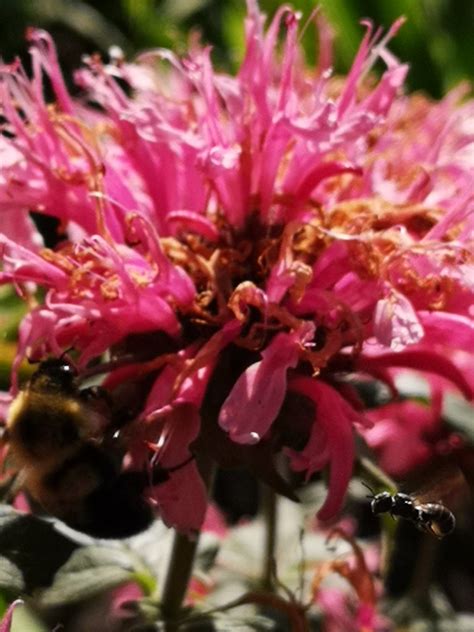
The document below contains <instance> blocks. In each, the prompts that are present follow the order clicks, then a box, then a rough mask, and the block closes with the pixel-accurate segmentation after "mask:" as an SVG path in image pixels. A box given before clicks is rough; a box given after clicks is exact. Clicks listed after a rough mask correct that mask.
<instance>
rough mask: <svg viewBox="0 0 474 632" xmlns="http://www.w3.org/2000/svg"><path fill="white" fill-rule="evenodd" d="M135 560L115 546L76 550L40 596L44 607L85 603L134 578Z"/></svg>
mask: <svg viewBox="0 0 474 632" xmlns="http://www.w3.org/2000/svg"><path fill="white" fill-rule="evenodd" d="M134 573H135V565H134V558H133V557H132V556H131V555H130V554H129V553H128V552H127V551H124V550H122V549H119V548H115V547H105V546H104V547H101V546H88V547H84V548H81V549H78V550H77V551H75V552H74V553H73V554H72V555H71V558H70V559H69V560H68V562H67V563H66V564H64V566H63V567H62V568H61V569H60V570H59V571H58V572H57V574H56V577H55V578H54V583H53V585H52V586H50V587H49V588H47V589H46V590H45V591H43V593H42V594H41V596H40V602H41V604H42V605H43V606H47V607H51V606H59V605H64V604H69V603H74V602H78V601H83V600H84V599H87V598H88V597H92V596H93V595H96V594H98V593H101V592H103V591H105V590H107V589H109V588H112V587H114V586H118V585H119V584H122V583H124V582H126V581H130V580H132V579H134Z"/></svg>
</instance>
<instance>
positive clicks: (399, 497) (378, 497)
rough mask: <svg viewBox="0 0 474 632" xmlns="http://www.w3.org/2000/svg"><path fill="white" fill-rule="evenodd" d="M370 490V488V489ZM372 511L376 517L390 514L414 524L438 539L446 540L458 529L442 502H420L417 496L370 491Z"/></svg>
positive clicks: (450, 512) (451, 514)
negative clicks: (445, 538)
mask: <svg viewBox="0 0 474 632" xmlns="http://www.w3.org/2000/svg"><path fill="white" fill-rule="evenodd" d="M369 490H370V488H369ZM370 491H371V493H372V495H371V496H370V497H369V498H371V499H372V500H371V503H370V506H371V509H372V513H374V514H375V515H380V514H383V513H389V514H390V515H391V516H392V517H394V518H402V519H404V520H408V521H410V522H412V523H413V524H414V525H415V526H416V527H417V528H418V529H420V530H421V531H424V532H426V533H430V534H431V535H434V536H435V537H437V538H444V537H445V536H447V535H449V534H450V533H452V532H453V531H454V529H455V527H456V518H455V517H454V514H453V513H452V511H450V510H449V509H448V508H447V507H445V506H444V505H443V504H442V503H441V502H436V503H435V502H427V503H424V502H419V501H417V499H416V496H411V495H409V494H403V493H401V492H398V493H396V494H390V493H389V492H380V493H379V494H374V493H373V491H372V490H370Z"/></svg>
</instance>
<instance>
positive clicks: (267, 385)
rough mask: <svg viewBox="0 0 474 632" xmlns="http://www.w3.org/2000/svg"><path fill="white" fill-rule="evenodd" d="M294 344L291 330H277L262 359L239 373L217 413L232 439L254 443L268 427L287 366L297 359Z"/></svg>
mask: <svg viewBox="0 0 474 632" xmlns="http://www.w3.org/2000/svg"><path fill="white" fill-rule="evenodd" d="M298 345H299V341H298V339H297V338H296V337H295V335H294V334H286V333H279V334H277V335H276V336H275V338H274V339H273V340H272V342H271V343H270V344H269V345H268V347H267V348H266V349H265V350H264V351H263V352H262V360H260V361H259V362H256V363H255V364H252V365H251V366H249V367H248V368H247V369H246V370H245V371H244V372H243V373H242V375H241V376H240V377H239V379H238V380H237V382H236V383H235V385H234V387H233V389H232V390H231V392H230V393H229V395H228V396H227V399H226V400H225V402H224V404H223V405H222V408H221V411H220V413H219V425H220V426H221V427H222V428H223V429H224V430H227V431H228V432H229V434H230V437H231V439H232V440H233V441H236V442H237V443H257V442H258V441H260V439H261V438H262V437H263V436H264V435H265V433H266V432H267V431H268V429H269V428H270V426H271V424H272V422H273V421H274V419H275V417H276V416H277V415H278V412H279V410H280V408H281V405H282V404H283V400H284V398H285V393H286V373H287V370H288V369H289V368H290V367H295V366H296V364H297V362H298V356H299V348H298Z"/></svg>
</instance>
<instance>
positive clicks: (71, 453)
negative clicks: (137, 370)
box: [4, 358, 192, 538]
mask: <svg viewBox="0 0 474 632" xmlns="http://www.w3.org/2000/svg"><path fill="white" fill-rule="evenodd" d="M96 399H97V391H95V390H94V389H82V390H81V389H80V388H79V385H78V376H77V372H76V370H75V368H74V367H73V365H72V364H71V363H69V362H67V361H66V360H65V359H64V358H59V359H56V358H53V359H49V360H45V361H43V362H41V363H40V365H39V366H38V368H37V370H36V371H35V372H34V374H33V375H32V377H31V379H30V381H29V382H28V384H27V385H26V387H25V388H24V389H23V390H21V391H20V392H19V394H18V395H17V397H16V398H15V400H14V401H13V402H12V404H11V406H10V410H9V414H8V418H7V420H6V429H5V433H4V441H5V442H6V443H7V445H8V454H9V457H11V460H12V461H13V466H14V468H15V470H16V471H17V473H18V475H17V483H16V486H17V487H18V488H21V489H24V490H25V491H26V492H27V493H28V495H29V496H30V498H31V499H33V500H34V501H35V502H36V503H38V504H39V505H40V506H41V507H42V508H43V509H44V510H45V511H46V512H47V513H49V514H50V515H52V516H55V517H57V518H59V519H60V520H62V521H63V522H64V523H66V524H67V525H68V526H70V527H72V528H73V529H76V530H77V531H81V532H82V533H86V534H88V535H91V536H93V537H99V538H126V537H129V536H132V535H135V534H137V533H140V532H141V531H143V530H144V529H146V528H147V527H148V526H149V525H150V524H151V523H152V521H153V519H154V514H153V510H152V508H151V506H150V505H149V503H148V502H147V501H146V499H145V498H144V495H143V493H144V491H145V490H146V488H148V487H151V486H152V485H156V484H159V483H163V482H165V481H166V480H167V479H168V478H169V473H170V472H172V471H174V470H176V469H178V468H180V467H182V466H184V465H186V463H188V462H189V460H190V459H189V460H188V461H186V462H185V463H182V464H180V465H178V466H176V467H174V468H169V469H167V470H166V469H164V468H161V467H159V466H156V467H155V468H152V471H151V472H149V471H122V469H121V468H122V456H123V449H122V450H121V449H120V446H115V444H114V448H115V447H116V448H117V449H111V448H110V446H106V443H107V442H106V441H104V436H105V435H106V434H107V433H108V434H110V431H111V428H110V427H109V426H110V420H109V419H107V418H106V416H104V414H103V410H101V406H97V401H95V400H96ZM112 430H113V429H112ZM191 458H192V457H191Z"/></svg>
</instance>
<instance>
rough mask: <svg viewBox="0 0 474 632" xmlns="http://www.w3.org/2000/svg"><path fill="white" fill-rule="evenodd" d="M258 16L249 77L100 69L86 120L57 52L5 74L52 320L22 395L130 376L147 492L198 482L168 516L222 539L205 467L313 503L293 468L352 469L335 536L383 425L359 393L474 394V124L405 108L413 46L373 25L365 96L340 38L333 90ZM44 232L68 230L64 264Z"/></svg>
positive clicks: (153, 498) (253, 17)
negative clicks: (296, 484)
mask: <svg viewBox="0 0 474 632" xmlns="http://www.w3.org/2000/svg"><path fill="white" fill-rule="evenodd" d="M247 4H248V15H247V19H246V50H245V56H244V59H243V62H242V64H241V66H240V69H239V71H238V72H237V74H236V75H235V76H230V75H227V74H222V73H220V72H217V71H216V70H215V69H214V67H213V65H212V62H211V50H210V48H207V47H204V48H201V47H199V46H198V45H197V44H195V45H193V46H192V47H191V49H190V51H189V54H188V56H187V57H184V58H182V59H181V58H178V57H177V56H175V55H174V54H173V53H172V52H170V51H165V50H155V51H150V52H148V53H146V54H144V55H142V56H141V57H139V58H138V59H137V60H136V61H135V62H132V63H128V62H126V61H125V60H123V59H122V58H121V57H120V55H115V56H114V58H113V59H112V60H111V61H110V63H104V62H103V61H102V60H101V59H100V58H98V57H96V56H93V57H90V58H88V59H87V60H85V66H84V67H83V68H81V69H80V70H79V71H78V72H77V74H76V76H75V81H76V83H77V85H78V86H79V87H80V88H81V89H82V96H80V97H79V98H72V97H71V96H70V94H69V93H68V90H67V88H66V86H65V84H64V82H63V79H62V76H61V73H60V69H59V66H58V62H57V59H56V53H55V49H54V46H53V43H52V41H51V39H50V38H49V36H48V35H47V34H46V33H44V32H41V31H36V30H33V31H31V32H30V33H29V38H30V41H31V56H32V77H31V78H29V77H28V76H27V74H26V73H25V71H24V69H23V68H22V66H21V64H20V63H19V62H14V63H12V64H10V65H3V66H2V67H1V68H0V72H1V77H0V81H1V83H0V91H1V92H0V98H1V115H2V123H1V125H2V136H1V137H0V155H1V162H2V170H1V175H0V210H1V213H2V215H1V226H2V234H1V235H0V241H1V255H2V259H3V270H2V272H1V277H0V278H1V281H2V283H4V284H5V283H10V284H13V285H14V287H15V288H16V289H17V291H18V292H19V294H20V295H21V296H23V297H24V298H25V300H27V302H28V306H29V311H28V313H27V315H26V317H25V318H24V319H23V321H22V323H21V327H20V332H19V346H18V354H17V358H16V361H15V364H14V367H13V375H14V377H13V390H14V389H15V388H16V381H17V378H16V372H17V370H18V367H19V364H20V362H21V361H22V359H24V358H25V357H28V358H31V359H40V358H45V357H48V356H59V355H60V354H62V353H63V352H64V351H65V350H68V349H74V350H75V352H76V354H77V365H78V368H79V371H80V373H82V374H84V375H91V374H92V373H93V372H94V371H95V372H97V373H99V372H100V371H102V372H103V373H106V377H105V379H104V387H105V388H106V389H108V391H109V395H110V398H111V399H112V401H113V403H114V406H115V407H116V408H117V409H118V410H120V411H121V414H122V415H124V417H125V421H124V424H123V427H122V434H123V437H124V440H125V441H126V445H127V453H126V455H125V458H124V461H123V468H125V469H126V468H141V467H144V466H149V467H152V464H154V463H156V462H157V461H158V462H159V463H160V464H161V465H162V466H163V467H165V468H166V467H167V468H169V467H173V466H176V465H177V464H179V463H183V464H185V465H183V467H182V468H178V469H177V470H175V471H174V472H173V473H172V474H171V476H170V479H169V480H168V481H167V482H166V483H164V484H162V485H159V486H155V487H154V488H151V489H149V490H148V492H147V494H148V497H149V498H150V502H152V503H153V504H154V505H155V506H156V507H157V511H158V512H159V513H160V514H161V515H162V517H163V519H164V520H165V522H166V523H167V524H172V525H174V526H177V527H178V528H180V529H181V530H189V529H196V528H199V526H200V524H201V521H202V519H203V515H204V511H205V507H206V492H205V488H204V485H203V484H202V482H201V477H200V472H199V470H198V466H197V463H199V462H200V461H203V460H206V461H214V462H216V463H217V464H218V465H220V466H222V467H236V466H245V467H247V468H248V469H250V470H251V471H252V472H253V473H254V474H255V475H256V476H257V477H258V478H260V479H261V480H263V481H265V482H266V483H268V484H269V485H271V486H272V487H273V488H274V489H276V490H277V491H278V492H280V493H283V494H286V495H287V496H289V497H293V496H294V491H293V488H292V486H290V485H289V483H288V482H287V480H286V478H284V477H283V476H282V475H281V474H280V473H279V472H280V468H277V467H276V462H277V461H281V460H286V462H287V464H288V466H289V468H290V469H291V470H294V471H297V472H301V473H302V475H303V476H304V477H305V478H306V479H309V478H310V477H311V476H312V475H313V474H314V473H315V472H318V471H321V470H323V469H328V470H329V478H328V494H327V498H326V500H325V502H324V504H323V506H322V507H321V508H320V510H319V513H318V516H319V518H321V519H323V520H327V519H330V518H332V517H333V516H335V515H336V514H337V512H338V511H339V510H340V508H341V506H342V503H343V499H344V495H345V492H346V488H347V485H348V482H349V479H350V477H351V474H352V468H353V462H354V455H355V448H354V432H355V431H356V432H357V431H359V430H361V429H363V428H364V427H367V426H368V425H369V421H368V420H367V419H365V417H364V414H363V412H364V411H363V405H362V400H361V399H360V398H359V397H358V394H357V391H356V389H355V386H354V384H356V383H357V381H358V380H359V381H360V380H369V381H370V380H374V379H377V380H379V381H382V382H385V383H386V384H388V386H389V388H392V390H393V389H394V388H395V386H394V382H393V379H392V377H393V376H392V369H397V370H399V369H401V368H403V367H410V368H411V369H414V370H416V371H419V372H426V373H429V374H433V373H434V374H438V375H440V376H441V377H442V378H443V379H445V380H448V381H449V382H450V383H452V384H453V385H454V386H455V387H456V388H457V389H459V390H460V391H461V392H462V393H463V394H464V395H465V396H466V397H471V395H472V390H473V386H474V385H473V383H472V380H470V379H469V376H468V375H467V374H465V373H464V370H463V368H462V367H463V366H466V364H465V363H463V364H461V363H460V362H458V359H459V358H458V351H459V350H463V351H464V352H466V350H471V351H472V350H473V349H474V322H473V256H472V229H473V224H474V221H473V213H472V209H473V179H472V173H473V168H474V131H473V130H474V103H472V102H470V101H463V97H464V94H463V92H462V90H457V91H454V92H452V93H451V94H449V95H448V96H447V97H446V98H445V99H444V100H443V101H441V102H439V103H434V102H430V101H429V100H428V99H426V98H424V97H421V96H412V97H410V96H404V94H403V91H402V87H403V82H404V79H405V76H406V73H407V70H408V68H407V66H406V65H405V64H401V63H399V61H398V60H397V59H395V58H394V56H393V55H392V54H390V52H389V51H388V49H387V48H386V44H387V41H388V40H389V39H390V38H391V37H392V36H394V35H395V33H396V31H397V30H398V28H399V26H400V23H396V24H395V25H394V26H393V27H392V28H391V29H390V31H389V33H388V34H387V35H386V36H385V37H383V38H382V37H381V34H380V33H379V32H375V33H374V31H373V28H372V26H371V25H370V24H368V23H366V24H364V28H365V35H364V37H363V39H362V42H361V45H360V48H359V51H358V53H357V55H356V57H355V59H354V62H353V65H352V68H351V70H350V72H349V73H348V75H347V76H346V77H342V78H341V77H335V76H333V75H332V73H331V68H330V63H331V51H330V41H329V39H330V38H328V33H327V29H326V28H325V27H324V25H322V24H321V25H320V29H319V30H320V46H319V48H320V60H319V63H318V65H317V66H316V69H310V68H309V67H307V66H306V65H305V62H304V61H303V55H302V51H301V50H300V48H299V45H298V28H299V27H298V20H299V16H298V14H297V13H295V12H293V11H292V10H291V9H289V8H288V7H281V8H280V9H279V10H278V11H277V13H276V15H275V17H274V18H273V20H272V22H271V23H270V24H269V26H268V27H267V28H265V27H264V22H265V20H264V18H263V16H262V15H261V14H260V12H259V9H258V7H257V5H256V2H255V0H248V3H247ZM376 62H378V63H379V64H380V65H381V66H383V68H384V71H383V73H382V74H381V76H380V78H379V79H378V81H377V80H375V79H374V75H373V74H371V72H372V68H373V66H374V64H375V63H376ZM45 77H46V78H47V81H48V84H49V86H50V88H51V90H52V94H53V95H54V98H53V99H52V101H51V102H50V103H47V102H46V100H45V97H44V91H43V80H44V78H45ZM32 211H34V212H35V214H40V215H48V216H51V217H52V218H56V220H57V240H56V241H57V243H56V244H55V245H54V247H51V248H46V247H44V245H43V243H42V237H41V236H40V234H39V233H38V231H37V230H36V228H35V224H34V223H33V221H32V218H31V215H30V213H31V212H32ZM38 288H42V289H43V292H42V293H37V289H38ZM74 357H76V356H74ZM100 362H106V364H105V365H104V367H103V368H102V369H101V368H100V366H99V367H98V366H97V364H98V363H100ZM124 411H125V412H124ZM375 423H376V421H375ZM191 454H192V455H194V456H195V459H191V460H190V455H191Z"/></svg>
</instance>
